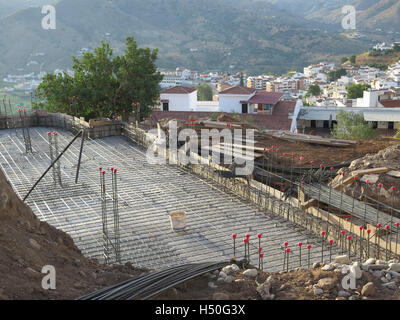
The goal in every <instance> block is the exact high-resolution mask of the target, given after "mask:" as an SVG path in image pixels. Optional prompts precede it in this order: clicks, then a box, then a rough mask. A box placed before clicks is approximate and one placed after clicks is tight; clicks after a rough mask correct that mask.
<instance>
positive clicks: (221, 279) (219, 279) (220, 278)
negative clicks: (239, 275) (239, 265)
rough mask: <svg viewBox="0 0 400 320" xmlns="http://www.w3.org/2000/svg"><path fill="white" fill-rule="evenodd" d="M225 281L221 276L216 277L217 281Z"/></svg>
mask: <svg viewBox="0 0 400 320" xmlns="http://www.w3.org/2000/svg"><path fill="white" fill-rule="evenodd" d="M224 281H225V278H222V277H219V278H218V279H217V282H224Z"/></svg>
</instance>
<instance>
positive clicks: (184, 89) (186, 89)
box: [161, 86, 197, 94]
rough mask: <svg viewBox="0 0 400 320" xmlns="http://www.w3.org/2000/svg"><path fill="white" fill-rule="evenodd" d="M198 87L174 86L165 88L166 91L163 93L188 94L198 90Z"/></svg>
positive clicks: (162, 92)
mask: <svg viewBox="0 0 400 320" xmlns="http://www.w3.org/2000/svg"><path fill="white" fill-rule="evenodd" d="M196 90H197V89H196V88H191V87H183V86H175V87H172V88H168V89H165V90H164V91H161V94H168V93H172V94H188V93H192V92H193V91H196Z"/></svg>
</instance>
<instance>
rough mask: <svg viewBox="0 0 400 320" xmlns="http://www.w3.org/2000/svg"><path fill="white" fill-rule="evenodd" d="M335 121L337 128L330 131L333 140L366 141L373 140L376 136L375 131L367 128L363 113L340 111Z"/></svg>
mask: <svg viewBox="0 0 400 320" xmlns="http://www.w3.org/2000/svg"><path fill="white" fill-rule="evenodd" d="M336 120H337V126H336V127H335V128H334V129H333V130H332V131H331V134H332V136H333V137H334V138H337V139H358V140H367V139H373V138H375V137H376V136H377V134H378V132H377V130H375V129H372V128H370V127H369V125H368V122H366V121H365V120H364V115H363V113H355V112H354V111H351V112H346V111H344V110H340V111H339V112H338V114H337V116H336Z"/></svg>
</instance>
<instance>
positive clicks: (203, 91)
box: [196, 83, 213, 101]
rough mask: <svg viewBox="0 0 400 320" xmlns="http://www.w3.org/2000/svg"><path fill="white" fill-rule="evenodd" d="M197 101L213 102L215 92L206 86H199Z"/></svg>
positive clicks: (204, 84)
mask: <svg viewBox="0 0 400 320" xmlns="http://www.w3.org/2000/svg"><path fill="white" fill-rule="evenodd" d="M196 89H197V100H199V101H212V98H213V90H212V88H211V87H210V86H209V85H208V84H206V83H202V84H199V85H198V86H197V87H196Z"/></svg>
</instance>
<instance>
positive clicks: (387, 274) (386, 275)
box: [385, 272, 392, 281]
mask: <svg viewBox="0 0 400 320" xmlns="http://www.w3.org/2000/svg"><path fill="white" fill-rule="evenodd" d="M385 278H386V279H388V280H389V281H390V280H392V275H391V274H390V273H389V272H388V273H386V274H385Z"/></svg>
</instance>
